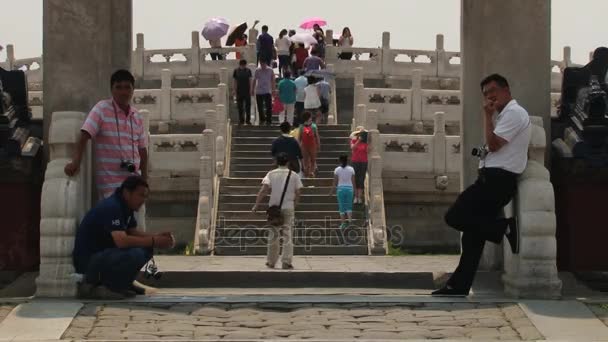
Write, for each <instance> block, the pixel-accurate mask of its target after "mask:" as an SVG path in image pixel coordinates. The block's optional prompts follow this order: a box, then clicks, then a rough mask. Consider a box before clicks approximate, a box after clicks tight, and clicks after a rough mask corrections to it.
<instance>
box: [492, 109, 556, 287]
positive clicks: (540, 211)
mask: <svg viewBox="0 0 608 342" xmlns="http://www.w3.org/2000/svg"><path fill="white" fill-rule="evenodd" d="M531 118H532V121H533V128H532V139H531V142H530V149H529V152H530V153H529V154H530V157H529V160H528V166H527V167H526V170H525V171H524V173H523V174H522V175H521V176H520V177H519V179H518V184H517V195H516V197H515V199H514V209H515V213H514V214H515V215H516V217H517V222H518V227H519V231H520V247H519V253H518V254H512V253H511V249H510V248H509V246H508V242H506V241H505V242H504V243H503V247H504V248H503V250H504V252H503V254H504V271H505V273H504V274H503V276H502V279H503V283H504V286H505V292H506V293H508V294H510V295H512V296H514V297H530V298H556V297H559V296H561V288H562V282H561V280H560V279H559V277H558V272H557V266H556V265H557V264H556V255H557V241H556V238H555V231H556V225H557V221H556V217H555V197H554V193H553V186H552V184H551V182H550V175H549V170H547V169H546V168H545V167H544V157H545V148H546V146H545V131H544V129H543V127H542V122H543V121H542V118H540V117H531Z"/></svg>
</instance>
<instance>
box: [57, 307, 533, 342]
mask: <svg viewBox="0 0 608 342" xmlns="http://www.w3.org/2000/svg"><path fill="white" fill-rule="evenodd" d="M62 338H63V339H144V340H154V339H213V340H238V339H285V338H288V339H329V340H331V339H341V340H345V339H346V340H348V339H372V340H373V339H440V338H449V339H477V340H539V339H543V337H542V335H541V334H540V333H539V332H538V330H537V329H536V328H535V327H534V326H533V325H532V323H531V322H530V320H529V319H528V318H527V317H526V315H525V314H524V312H523V311H522V310H521V309H520V308H519V306H518V305H517V304H513V303H506V304H478V303H412V304H346V305H338V304H283V303H281V304H277V303H264V304H257V305H256V304H252V303H243V304H204V305H203V304H196V303H188V304H186V303H180V304H156V303H155V304H142V305H137V304H95V303H90V304H87V305H85V306H84V307H83V308H82V310H81V311H80V313H79V314H78V315H77V316H76V318H75V319H74V320H73V322H72V324H71V326H70V328H69V329H68V330H67V331H66V332H65V334H64V335H63V337H62Z"/></svg>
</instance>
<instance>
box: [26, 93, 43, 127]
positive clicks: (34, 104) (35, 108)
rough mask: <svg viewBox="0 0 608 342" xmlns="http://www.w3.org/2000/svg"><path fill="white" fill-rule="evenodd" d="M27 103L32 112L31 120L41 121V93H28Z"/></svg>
mask: <svg viewBox="0 0 608 342" xmlns="http://www.w3.org/2000/svg"><path fill="white" fill-rule="evenodd" d="M27 96H28V102H29V105H30V108H31V110H32V118H34V119H39V120H42V115H43V114H42V104H43V103H44V97H43V94H42V91H31V90H30V91H29V92H28V93H27Z"/></svg>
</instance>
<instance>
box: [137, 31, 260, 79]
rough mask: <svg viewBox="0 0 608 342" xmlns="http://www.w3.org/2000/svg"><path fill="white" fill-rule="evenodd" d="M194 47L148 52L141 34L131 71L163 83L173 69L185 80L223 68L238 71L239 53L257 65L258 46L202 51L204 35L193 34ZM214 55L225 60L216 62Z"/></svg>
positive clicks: (192, 45)
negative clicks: (161, 79)
mask: <svg viewBox="0 0 608 342" xmlns="http://www.w3.org/2000/svg"><path fill="white" fill-rule="evenodd" d="M191 40H192V44H191V46H190V48H185V49H160V50H146V48H145V46H144V35H143V34H142V33H138V34H137V45H136V48H135V51H134V52H133V57H132V64H131V68H132V69H133V72H134V74H135V77H136V78H138V79H146V80H150V79H159V78H160V77H161V73H162V70H164V69H169V70H171V72H172V73H173V75H174V76H176V77H180V78H185V77H188V76H195V77H198V76H199V75H206V74H217V73H219V72H220V70H221V69H222V68H229V69H233V68H236V67H238V62H239V60H238V59H236V54H237V52H238V53H240V55H241V58H245V59H247V60H249V61H255V45H252V44H250V45H247V46H240V47H222V48H201V47H200V34H199V33H198V32H197V31H193V32H192V33H191ZM211 53H219V54H220V55H221V56H223V57H224V59H223V60H217V61H214V60H212V59H211V56H210V54H211Z"/></svg>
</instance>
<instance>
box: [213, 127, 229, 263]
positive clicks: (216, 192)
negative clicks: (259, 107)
mask: <svg viewBox="0 0 608 342" xmlns="http://www.w3.org/2000/svg"><path fill="white" fill-rule="evenodd" d="M224 132H226V137H225V139H224V142H225V146H224V150H225V153H224V160H223V161H222V163H223V170H222V175H223V176H224V177H225V176H226V175H229V174H230V153H231V145H232V144H230V141H232V125H231V122H230V117H229V116H228V117H227V120H226V127H225V130H224ZM216 164H218V163H217V162H216ZM220 180H221V177H220V175H219V174H218V172H216V174H215V176H214V179H213V205H212V207H211V224H210V225H209V230H210V232H209V239H210V240H209V251H210V254H211V255H213V254H215V232H216V227H217V219H218V217H217V213H218V211H219V203H220V185H221V184H220Z"/></svg>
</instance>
